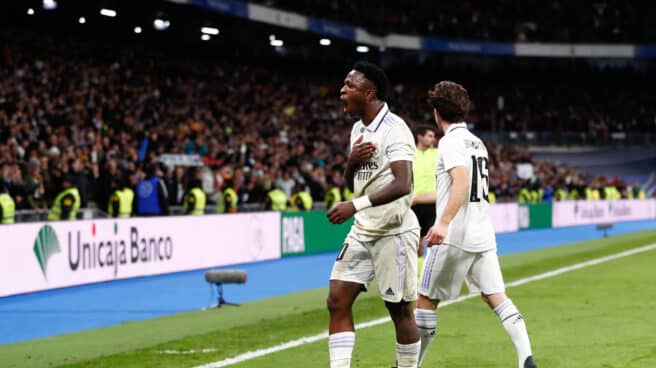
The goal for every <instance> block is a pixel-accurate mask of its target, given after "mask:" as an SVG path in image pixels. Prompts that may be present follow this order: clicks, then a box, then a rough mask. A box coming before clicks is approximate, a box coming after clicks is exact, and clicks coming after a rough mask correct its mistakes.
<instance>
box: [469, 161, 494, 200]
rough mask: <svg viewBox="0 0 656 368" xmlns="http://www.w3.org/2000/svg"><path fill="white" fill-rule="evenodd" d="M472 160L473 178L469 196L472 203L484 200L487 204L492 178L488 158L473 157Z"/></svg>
mask: <svg viewBox="0 0 656 368" xmlns="http://www.w3.org/2000/svg"><path fill="white" fill-rule="evenodd" d="M471 159H472V176H471V187H470V188H469V189H470V190H471V193H470V195H469V201H470V202H480V201H481V198H483V199H484V200H485V201H486V202H487V201H488V199H487V193H488V190H489V186H490V178H489V177H488V165H487V157H483V156H479V157H476V156H473V155H472V156H471Z"/></svg>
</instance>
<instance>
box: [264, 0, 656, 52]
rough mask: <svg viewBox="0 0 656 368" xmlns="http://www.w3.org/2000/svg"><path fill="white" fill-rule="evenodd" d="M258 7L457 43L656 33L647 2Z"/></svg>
mask: <svg viewBox="0 0 656 368" xmlns="http://www.w3.org/2000/svg"><path fill="white" fill-rule="evenodd" d="M255 2H257V3H260V4H263V5H266V6H271V7H277V8H282V9H286V10H289V11H294V12H298V13H302V14H307V15H314V16H321V17H325V18H329V19H331V20H335V21H339V22H344V23H349V24H353V25H357V26H361V27H364V28H365V29H367V30H369V31H371V32H373V33H375V34H388V33H390V32H392V31H393V32H396V33H410V34H426V35H434V36H439V37H449V38H456V39H478V40H493V41H520V42H523V41H533V42H536V41H538V42H609V43H617V42H645V41H653V40H654V38H655V37H656V33H654V31H653V30H650V27H649V26H648V25H649V24H650V19H652V18H653V17H654V15H655V14H654V10H653V8H651V7H649V3H648V2H646V1H632V2H630V3H629V2H623V1H612V0H604V1H589V0H584V1H563V0H556V1H539V0H532V1H520V0H510V1H500V2H499V1H495V2H489V1H484V0H468V1H462V2H458V3H445V2H435V1H419V0H414V1H404V2H396V1H382V2H377V3H376V6H371V4H369V3H367V2H366V1H349V0H333V1H320V0H303V1H294V0H257V1H255Z"/></svg>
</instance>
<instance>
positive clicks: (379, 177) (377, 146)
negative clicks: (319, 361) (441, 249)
mask: <svg viewBox="0 0 656 368" xmlns="http://www.w3.org/2000/svg"><path fill="white" fill-rule="evenodd" d="M388 84H389V83H388V82H387V77H386V76H385V73H384V72H383V71H382V70H381V69H380V68H379V67H378V66H376V65H374V64H370V63H367V62H358V63H356V64H355V65H354V66H353V70H351V71H350V72H349V73H348V75H347V76H346V79H344V86H343V87H342V89H341V90H340V99H341V100H342V102H343V103H344V112H347V113H349V114H352V115H355V116H358V117H360V120H359V121H357V122H356V123H355V124H354V125H353V129H352V130H351V140H350V144H351V152H350V153H349V156H348V159H347V163H346V169H345V174H344V177H345V179H346V182H347V185H348V186H349V188H350V189H351V190H353V194H354V196H355V199H354V200H352V201H346V202H340V203H338V204H336V205H334V206H333V207H332V208H331V209H330V210H329V211H328V218H329V220H330V222H332V223H335V224H341V223H343V222H344V221H346V220H348V219H349V218H351V217H352V216H354V215H355V221H354V223H353V226H352V227H351V231H350V232H349V234H348V235H347V237H346V239H345V240H344V245H343V247H342V250H341V251H340V252H339V254H338V256H337V260H336V261H335V264H334V266H333V270H332V273H331V275H330V290H329V294H328V299H327V301H326V302H327V306H328V310H329V312H330V325H329V334H330V336H329V339H328V346H329V353H330V367H331V368H342V367H350V364H351V354H352V351H353V346H354V345H355V328H354V324H353V314H352V310H351V307H352V305H353V302H354V301H355V299H356V297H357V296H358V294H360V292H361V291H363V290H366V289H367V287H368V286H369V284H370V283H371V281H373V280H374V278H375V279H376V283H377V285H378V292H379V294H380V297H381V298H382V299H383V300H384V302H385V306H386V307H387V309H388V311H389V314H390V316H391V318H392V321H393V322H394V327H395V329H396V341H397V343H396V359H397V362H398V363H397V364H398V367H404V368H405V367H408V368H410V367H412V368H416V367H417V361H418V358H419V346H420V342H419V330H418V329H417V325H416V324H415V318H414V314H413V308H412V302H413V301H414V300H416V298H417V247H418V245H419V222H418V221H417V218H416V217H415V214H414V213H413V212H412V211H411V210H410V202H411V199H412V161H413V158H414V155H415V143H414V138H413V136H412V132H411V131H410V129H409V128H408V126H407V125H406V123H405V122H404V121H403V119H401V118H400V117H399V116H397V115H395V114H394V113H392V112H391V111H390V110H389V107H388V106H387V103H385V95H386V92H387V88H388Z"/></svg>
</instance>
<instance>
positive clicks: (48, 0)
mask: <svg viewBox="0 0 656 368" xmlns="http://www.w3.org/2000/svg"><path fill="white" fill-rule="evenodd" d="M42 4H43V9H45V10H55V9H57V1H55V0H43V2H42Z"/></svg>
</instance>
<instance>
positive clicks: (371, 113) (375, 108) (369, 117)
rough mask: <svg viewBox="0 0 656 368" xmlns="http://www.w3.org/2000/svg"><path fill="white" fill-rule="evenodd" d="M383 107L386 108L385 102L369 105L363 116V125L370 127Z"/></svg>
mask: <svg viewBox="0 0 656 368" xmlns="http://www.w3.org/2000/svg"><path fill="white" fill-rule="evenodd" d="M383 106H385V103H384V102H383V101H376V102H372V103H370V104H367V105H366V106H365V108H364V114H362V123H364V125H365V126H369V124H371V122H372V121H374V119H375V118H376V115H378V112H379V111H380V109H382V108H383Z"/></svg>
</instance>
